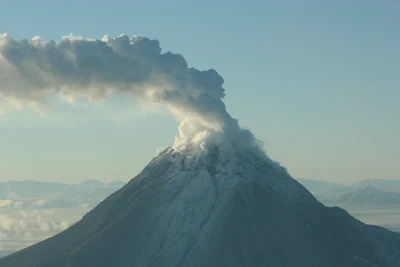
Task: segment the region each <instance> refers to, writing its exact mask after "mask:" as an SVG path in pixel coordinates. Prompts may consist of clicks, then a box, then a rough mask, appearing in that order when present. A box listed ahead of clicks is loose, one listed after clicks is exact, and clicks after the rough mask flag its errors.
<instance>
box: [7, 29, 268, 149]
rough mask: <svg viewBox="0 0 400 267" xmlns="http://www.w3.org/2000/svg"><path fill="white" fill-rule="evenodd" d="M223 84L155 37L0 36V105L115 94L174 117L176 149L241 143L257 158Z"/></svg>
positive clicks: (94, 98)
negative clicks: (48, 38) (232, 112)
mask: <svg viewBox="0 0 400 267" xmlns="http://www.w3.org/2000/svg"><path fill="white" fill-rule="evenodd" d="M223 83H224V80H223V78H222V77H221V76H220V75H219V74H218V73H217V72H216V71H215V70H213V69H211V70H206V71H200V70H198V69H195V68H189V67H188V64H187V62H186V60H185V59H184V58H183V57H182V56H181V55H179V54H173V53H170V52H166V53H162V52H161V47H160V44H159V42H158V41H157V40H150V39H148V38H146V37H142V36H134V37H132V38H129V37H128V36H126V35H120V36H118V37H115V38H112V37H109V36H104V37H103V38H102V39H88V38H83V37H78V36H72V35H70V36H65V37H63V38H62V39H61V40H60V41H43V40H41V38H40V37H38V36H37V37H34V38H33V39H32V40H26V39H24V40H21V41H15V40H13V39H12V38H11V37H10V36H9V35H8V34H0V103H1V102H3V105H4V104H5V105H7V106H11V107H15V108H22V107H24V106H26V107H30V108H39V107H40V106H41V105H43V104H45V103H46V102H47V101H49V99H50V98H51V97H54V96H59V97H60V98H61V99H64V100H67V101H70V102H74V101H76V100H77V99H79V98H84V99H86V100H88V101H105V100H107V96H108V95H109V94H110V92H111V91H115V92H118V93H120V94H123V95H129V96H131V97H132V98H133V99H135V101H140V102H146V101H148V102H151V103H155V104H157V105H162V106H166V107H167V108H168V109H169V110H170V111H171V112H172V113H173V114H174V115H175V116H176V117H177V118H178V119H179V120H180V121H181V124H180V126H179V136H177V137H176V139H175V142H174V144H173V148H174V149H175V150H176V151H180V152H183V151H207V150H208V149H209V148H210V147H213V146H218V147H219V149H220V150H225V151H226V152H227V153H232V151H233V150H232V148H236V149H237V148H238V147H239V146H240V147H241V149H243V148H245V149H249V150H252V151H253V152H256V153H259V154H262V155H264V153H263V151H262V149H261V148H260V145H259V144H258V142H257V141H256V140H255V138H254V137H253V135H252V134H251V133H250V132H249V131H248V130H245V129H241V128H240V127H239V125H238V122H237V120H235V119H233V118H232V117H231V116H230V115H229V113H228V112H227V110H226V107H225V104H224V103H223V101H222V100H223V98H224V96H225V90H224V88H223Z"/></svg>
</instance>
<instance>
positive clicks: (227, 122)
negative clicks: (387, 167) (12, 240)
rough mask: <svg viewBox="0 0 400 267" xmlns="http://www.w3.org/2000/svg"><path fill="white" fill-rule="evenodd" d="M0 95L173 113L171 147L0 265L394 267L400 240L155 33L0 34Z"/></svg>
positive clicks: (212, 74) (8, 99)
mask: <svg viewBox="0 0 400 267" xmlns="http://www.w3.org/2000/svg"><path fill="white" fill-rule="evenodd" d="M0 55H1V56H0V84H2V87H1V88H0V96H1V98H0V100H1V99H3V101H4V102H5V104H6V105H8V106H9V107H20V106H28V107H32V108H35V109H36V108H40V107H41V106H42V105H43V104H44V103H46V101H48V96H49V94H50V95H51V94H53V95H57V96H59V97H60V98H62V99H65V100H68V101H74V100H75V99H76V98H84V99H87V100H88V101H100V100H102V101H105V100H106V99H107V94H108V93H109V91H110V89H109V88H113V90H115V91H117V92H118V93H120V94H121V95H128V96H132V97H133V98H134V99H135V101H143V102H144V103H153V104H155V105H162V106H166V107H167V108H168V109H169V110H170V111H171V112H172V113H173V114H174V115H176V116H177V118H178V119H180V120H181V124H180V127H179V136H178V137H176V139H175V142H174V143H173V145H172V146H171V147H169V148H168V149H166V150H165V151H163V152H162V153H160V154H159V155H158V156H157V157H156V158H154V159H153V160H152V161H151V162H150V163H149V164H148V165H147V166H146V167H145V168H144V170H143V171H142V172H141V173H140V174H139V175H138V176H137V177H135V178H134V179H132V180H131V181H130V182H129V183H128V184H127V185H125V186H124V187H123V188H122V189H120V190H118V191H117V192H115V193H114V194H112V195H111V196H109V197H108V198H107V199H105V200H104V201H103V202H101V203H100V204H99V205H98V206H97V207H96V208H94V209H93V210H92V211H90V212H89V213H88V214H87V215H85V216H84V217H83V218H82V220H80V221H79V222H77V223H76V224H74V225H73V226H71V227H70V228H68V229H67V230H65V231H64V232H62V233H60V234H58V235H56V236H54V237H52V238H49V239H47V240H45V241H43V242H40V243H38V244H36V245H33V246H31V247H29V248H26V249H24V250H22V251H19V252H17V253H14V254H12V255H10V256H8V257H5V258H3V259H0V266H1V267H22V266H23V267H92V266H93V267H114V266H115V267H124V266H131V267H133V266H134V267H150V266H151V267H166V266H167V267H169V266H193V267H198V266H201V267H213V266H230V267H236V266H237V267H239V266H271V267H280V266H299V267H303V266H304V267H311V266H327V267H338V266H340V267H370V266H379V267H398V266H400V237H399V235H398V234H395V233H393V232H390V231H388V230H386V229H383V228H381V227H376V226H368V225H365V224H363V223H361V222H359V221H358V220H356V219H354V218H353V217H351V216H350V215H349V214H348V213H347V212H346V211H344V210H342V209H340V208H336V207H333V208H328V207H325V206H324V205H322V204H321V203H319V202H318V201H317V200H316V199H315V198H314V197H313V196H312V195H311V194H310V193H309V192H308V191H307V190H306V189H305V188H304V187H303V186H302V185H300V184H299V183H298V182H296V181H295V180H294V179H293V178H292V177H290V175H289V174H288V173H287V171H286V170H285V169H284V168H283V167H281V166H280V165H279V164H278V163H276V162H274V161H272V160H270V159H269V158H268V157H267V155H266V154H265V153H264V151H263V149H262V148H261V146H260V144H259V142H257V140H256V139H255V138H254V137H253V135H252V134H251V132H250V131H248V130H245V129H242V128H240V127H239V124H238V122H237V120H235V119H233V118H232V117H231V116H230V115H229V114H228V112H227V111H226V108H225V105H224V103H223V101H222V98H223V97H224V89H223V88H222V84H223V79H222V77H221V76H219V75H218V73H217V72H216V71H214V70H208V71H199V70H197V69H194V68H189V67H188V65H187V63H186V61H185V60H184V59H183V57H182V56H180V55H177V54H172V53H169V52H168V53H161V48H160V47H159V43H158V41H155V40H149V39H147V38H144V37H138V36H136V37H134V38H128V37H127V36H124V35H123V36H119V37H116V38H110V37H108V36H105V37H104V38H102V39H101V40H91V39H85V38H82V37H74V36H67V37H64V38H63V39H62V41H61V42H57V41H50V42H44V41H42V40H41V39H40V38H39V37H35V38H33V39H32V40H30V41H28V40H22V41H19V42H17V41H14V40H13V39H12V38H11V37H10V36H8V35H7V34H2V35H0Z"/></svg>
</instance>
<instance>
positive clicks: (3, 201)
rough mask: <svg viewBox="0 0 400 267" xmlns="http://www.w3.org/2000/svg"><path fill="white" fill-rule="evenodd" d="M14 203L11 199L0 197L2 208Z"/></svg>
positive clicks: (0, 206)
mask: <svg viewBox="0 0 400 267" xmlns="http://www.w3.org/2000/svg"><path fill="white" fill-rule="evenodd" d="M12 204H13V201H12V200H11V199H0V208H6V207H10V206H11V205H12Z"/></svg>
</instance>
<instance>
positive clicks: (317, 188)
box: [0, 178, 400, 209]
mask: <svg viewBox="0 0 400 267" xmlns="http://www.w3.org/2000/svg"><path fill="white" fill-rule="evenodd" d="M296 180H297V181H298V182H300V183H301V184H302V185H303V186H304V187H305V188H307V190H309V191H310V192H311V193H312V194H313V195H314V196H315V197H316V198H317V199H318V200H320V201H322V202H323V203H325V204H332V203H333V204H338V203H340V204H351V203H353V204H355V203H357V204H365V205H388V204H393V203H395V202H396V201H395V200H393V199H395V198H394V197H395V196H397V195H398V194H393V193H399V194H400V180H384V179H366V180H362V181H359V182H356V183H354V184H351V185H345V184H340V183H331V182H325V181H318V180H310V179H303V178H298V179H296ZM125 184H126V182H122V181H114V182H109V183H104V182H100V181H98V180H85V181H83V182H81V183H77V184H64V183H54V182H39V181H32V180H27V181H9V182H0V209H4V208H14V209H15V208H17V209H18V208H30V209H47V208H71V207H87V208H93V207H95V206H96V205H97V204H98V203H100V202H101V201H102V200H104V199H105V198H106V197H108V196H109V195H110V194H112V193H113V192H115V191H117V190H118V189H120V188H121V187H122V186H124V185H125ZM367 191H368V192H367ZM367 193H369V195H368V200H367V199H365V198H364V199H363V200H361V198H362V197H361V195H362V194H367ZM372 196H376V200H372V199H373V197H372ZM399 204H400V203H399Z"/></svg>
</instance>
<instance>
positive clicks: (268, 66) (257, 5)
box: [0, 0, 400, 183]
mask: <svg viewBox="0 0 400 267" xmlns="http://www.w3.org/2000/svg"><path fill="white" fill-rule="evenodd" d="M0 9H1V10H2V11H1V13H2V14H1V16H0V32H7V33H9V34H10V35H11V36H12V37H13V38H14V39H22V38H28V39H30V38H32V37H33V36H35V35H40V36H41V37H42V39H45V40H49V39H60V37H61V36H63V35H68V34H69V33H71V32H72V33H74V34H76V35H81V36H85V37H91V38H101V37H102V36H103V35H105V34H107V35H110V36H115V35H119V34H121V33H125V34H127V35H130V36H132V35H134V34H140V35H144V36H147V37H150V38H155V39H158V40H159V41H160V43H161V47H162V48H163V51H164V52H165V51H172V52H175V53H180V54H182V55H183V56H184V57H185V58H186V60H187V61H188V63H189V65H190V66H194V67H196V68H198V69H209V68H214V69H216V70H217V71H218V72H219V73H220V74H221V75H222V76H223V77H224V79H225V88H226V94H227V96H226V99H225V102H226V104H227V107H228V110H229V111H230V113H231V114H232V115H233V116H234V117H236V118H238V119H239V121H240V123H241V125H242V126H245V127H247V128H249V129H251V130H252V131H253V132H254V133H255V135H256V136H257V137H258V138H259V139H260V140H262V141H263V142H265V148H266V151H267V153H268V154H269V155H270V156H271V157H272V158H273V159H275V160H277V161H279V162H281V163H282V164H283V165H284V166H286V167H287V168H288V170H289V172H290V173H291V174H292V176H294V177H304V178H309V179H318V180H327V181H337V182H350V181H355V180H360V179H364V178H385V179H400V171H399V170H398V167H397V165H398V164H399V159H400V156H399V152H398V151H400V141H399V133H400V122H399V115H400V104H399V102H400V75H399V70H400V30H399V29H400V2H399V1H396V0H384V1H381V0H380V1H378V0H335V1H332V0H302V1H298V0H274V1H267V0H265V1H209V0H205V1H191V0H185V1H184V0H181V1H177V0H175V1H172V0H170V1H161V0H159V1H116V0H114V1H82V0H81V1H75V0H73V1H72V0H69V1H40V0H36V1H18V0H12V1H11V0H5V1H1V3H0ZM0 86H1V85H0ZM177 125H178V122H177V121H176V120H175V119H174V118H173V117H172V116H170V115H168V114H164V113H162V112H158V113H152V112H146V111H143V110H141V109H138V108H137V107H134V106H132V105H131V104H130V103H127V102H121V101H120V100H118V99H114V100H113V101H110V102H108V103H106V104H103V105H97V106H95V105H93V106H89V107H84V106H82V105H79V104H77V107H75V108H74V107H71V106H69V105H67V104H63V103H56V104H55V107H54V109H53V110H52V111H50V112H48V113H46V114H45V115H40V114H37V113H34V112H31V111H28V110H25V111H19V112H7V113H5V114H3V115H1V116H0V170H1V175H0V181H7V180H24V179H33V180H44V181H62V182H68V183H72V182H78V181H80V180H84V179H99V180H104V181H110V180H128V179H130V178H132V177H133V176H135V175H136V174H137V173H138V172H139V171H140V170H141V169H142V168H143V167H144V166H145V164H146V163H147V162H148V161H149V160H150V159H151V158H152V157H153V156H155V150H156V149H157V148H158V147H160V146H162V145H164V146H168V145H170V144H171V143H172V142H173V139H174V136H175V134H176V133H177Z"/></svg>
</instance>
